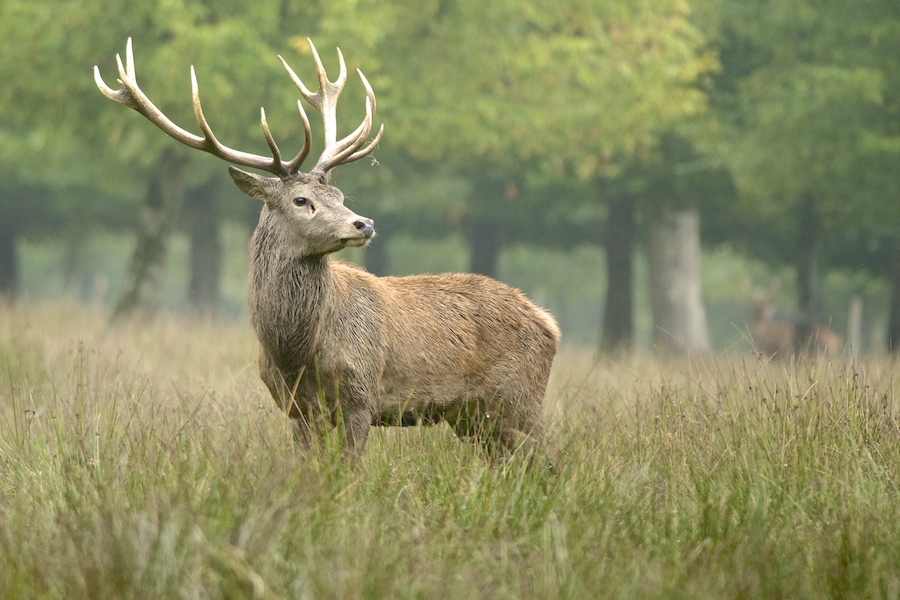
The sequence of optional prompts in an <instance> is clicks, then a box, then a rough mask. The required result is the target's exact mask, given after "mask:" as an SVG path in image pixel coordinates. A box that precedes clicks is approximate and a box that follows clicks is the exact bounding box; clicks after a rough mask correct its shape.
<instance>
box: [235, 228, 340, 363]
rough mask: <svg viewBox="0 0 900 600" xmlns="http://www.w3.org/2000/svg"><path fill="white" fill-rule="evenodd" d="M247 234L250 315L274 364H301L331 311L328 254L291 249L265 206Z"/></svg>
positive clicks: (314, 348) (332, 292)
mask: <svg viewBox="0 0 900 600" xmlns="http://www.w3.org/2000/svg"><path fill="white" fill-rule="evenodd" d="M263 212H264V214H263V215H262V217H261V218H260V224H259V226H258V227H257V228H256V231H255V232H254V234H253V238H252V239H251V240H250V281H249V289H248V300H249V304H250V320H251V322H252V324H253V328H254V329H255V331H256V335H257V337H258V338H259V342H260V344H261V345H262V346H263V348H264V349H265V350H266V351H267V352H268V353H269V355H270V356H271V357H272V358H273V359H274V360H275V362H276V364H283V365H288V366H292V367H296V366H297V365H301V364H305V363H306V362H307V361H310V360H312V359H313V357H315V356H316V354H317V348H318V344H319V339H320V336H319V334H320V332H321V331H323V330H324V328H325V327H327V323H328V321H329V320H331V318H332V315H333V314H334V309H335V304H336V299H335V284H334V276H333V273H332V270H331V260H330V259H329V257H328V255H316V256H304V255H302V254H299V253H297V252H293V251H291V249H290V248H291V246H290V244H289V243H288V239H287V237H286V236H285V234H284V232H281V231H279V228H278V227H277V226H273V225H272V224H271V223H272V221H271V220H268V221H267V220H266V215H265V212H266V211H265V210H264V211H263Z"/></svg>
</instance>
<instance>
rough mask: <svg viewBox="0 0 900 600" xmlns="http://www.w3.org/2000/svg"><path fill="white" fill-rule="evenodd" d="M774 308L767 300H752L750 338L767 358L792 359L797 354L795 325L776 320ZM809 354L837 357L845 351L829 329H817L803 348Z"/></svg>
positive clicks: (841, 340) (814, 328)
mask: <svg viewBox="0 0 900 600" xmlns="http://www.w3.org/2000/svg"><path fill="white" fill-rule="evenodd" d="M774 316H775V305H774V304H772V302H771V301H770V300H768V299H766V298H762V297H756V298H754V299H753V322H752V323H751V324H750V335H751V336H752V337H753V344H754V346H755V347H756V349H757V350H759V351H760V352H761V353H763V354H764V355H766V356H776V357H778V358H780V359H785V360H787V359H789V358H790V357H791V356H793V355H794V353H795V343H796V339H795V337H796V326H795V325H794V324H793V323H789V322H786V321H776V320H774V319H773V317H774ZM804 346H805V349H806V352H808V353H810V354H816V355H824V356H828V357H832V358H833V357H838V356H840V355H841V352H843V349H844V340H843V338H842V337H841V336H839V335H838V334H836V333H834V332H833V331H831V330H830V329H828V328H826V327H820V326H814V327H813V330H812V334H811V335H810V338H809V340H807V342H806V344H805V345H804Z"/></svg>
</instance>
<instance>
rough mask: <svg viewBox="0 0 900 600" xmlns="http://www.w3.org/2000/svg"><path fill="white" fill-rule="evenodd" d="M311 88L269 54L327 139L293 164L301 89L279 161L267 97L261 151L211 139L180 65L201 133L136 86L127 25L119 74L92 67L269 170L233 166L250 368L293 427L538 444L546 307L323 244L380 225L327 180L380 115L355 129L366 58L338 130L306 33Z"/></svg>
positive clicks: (165, 126)
mask: <svg viewBox="0 0 900 600" xmlns="http://www.w3.org/2000/svg"><path fill="white" fill-rule="evenodd" d="M309 45H310V49H311V50H312V55H313V58H314V60H315V63H316V71H317V76H318V83H319V89H318V91H316V92H315V93H313V92H311V91H310V90H308V89H307V88H306V86H305V85H304V84H303V82H302V81H301V80H300V78H299V77H298V76H297V75H296V73H294V71H293V70H292V69H291V67H290V66H288V64H287V62H285V60H284V59H283V58H281V57H280V56H279V57H278V58H279V59H280V60H281V63H282V65H283V67H284V69H285V70H286V71H287V74H288V76H289V77H290V78H291V79H292V80H293V82H294V84H295V85H296V86H297V88H298V89H299V90H300V94H301V95H302V96H303V98H305V99H306V101H307V102H308V103H309V104H310V105H312V106H313V107H314V108H315V109H316V110H317V111H319V112H320V113H321V114H322V118H323V121H324V129H325V136H324V137H325V148H324V150H323V151H322V154H321V155H320V156H319V159H318V161H317V162H316V164H315V165H314V166H313V167H312V169H310V170H309V171H308V172H301V171H300V168H301V165H302V163H303V161H304V160H305V159H306V156H307V154H308V153H309V151H310V147H311V139H312V134H311V131H310V125H309V120H308V118H307V116H306V112H305V111H304V109H303V105H302V103H301V102H300V101H298V106H299V109H300V117H301V119H302V121H303V127H304V132H305V136H304V143H303V147H302V148H301V150H300V152H299V153H298V154H297V155H296V156H294V158H292V159H290V160H288V161H284V160H283V159H282V156H281V152H280V151H279V149H278V146H277V145H276V143H275V140H274V138H273V137H272V134H271V133H270V131H269V126H268V124H267V122H266V116H265V111H264V110H263V111H262V116H261V124H262V130H263V135H264V136H265V139H266V142H267V143H268V146H269V149H270V150H271V153H272V157H271V158H269V157H264V156H259V155H254V154H249V153H246V152H241V151H239V150H233V149H231V148H229V147H227V146H224V145H223V144H221V143H220V142H219V141H218V140H217V139H216V137H215V135H213V132H212V129H211V128H210V126H209V124H208V123H207V120H206V118H205V117H204V115H203V110H202V108H201V105H200V95H199V91H198V85H197V78H196V75H195V73H194V68H193V67H191V82H192V98H193V106H194V114H195V116H196V119H197V122H198V124H199V127H200V129H201V131H202V132H203V135H202V136H197V135H194V134H192V133H190V132H188V131H186V130H184V129H182V128H181V127H179V126H178V125H176V124H175V123H174V122H172V121H171V120H169V118H168V117H166V116H165V115H164V114H163V113H162V112H161V111H160V110H159V109H157V108H156V106H154V105H153V103H152V102H151V101H150V100H149V98H148V97H147V96H146V95H145V94H144V92H143V91H141V89H140V88H139V87H138V84H137V80H136V77H135V69H134V58H133V54H132V46H131V39H129V40H128V44H127V46H126V62H125V64H124V65H123V64H122V60H121V58H120V57H119V56H118V55H117V56H116V60H117V63H118V67H119V84H120V86H119V88H118V89H117V90H114V89H112V88H110V87H108V86H107V85H106V84H105V83H104V82H103V79H102V78H101V76H100V71H99V69H98V68H97V67H94V77H95V81H96V83H97V86H98V87H99V88H100V91H101V92H103V94H104V95H106V96H107V97H108V98H110V99H112V100H115V101H116V102H119V103H121V104H124V105H126V106H129V107H131V108H133V109H134V110H136V111H137V112H139V113H141V114H142V115H143V116H144V117H146V118H147V119H148V120H150V121H151V122H152V123H153V124H154V125H156V126H157V127H159V128H160V129H161V130H162V131H163V132H165V133H166V134H168V135H169V136H171V137H173V138H174V139H176V140H178V141H179V142H181V143H183V144H185V145H187V146H189V147H191V148H196V149H198V150H202V151H204V152H208V153H210V154H212V155H214V156H217V157H219V158H222V159H224V160H225V161H227V162H230V163H233V164H235V165H241V166H244V167H250V168H253V169H258V170H261V171H265V172H267V173H270V174H272V175H274V176H275V177H272V178H269V177H263V176H261V175H257V174H253V173H249V172H246V171H242V170H240V169H237V168H235V167H233V166H230V167H229V173H230V174H231V178H232V179H233V180H234V182H235V183H236V184H237V186H238V188H240V189H241V190H242V191H243V192H244V193H245V194H247V195H248V196H251V197H253V198H256V199H258V200H260V201H261V202H262V212H261V214H260V217H259V224H258V225H257V227H256V230H255V231H254V233H253V236H252V239H251V240H250V276H249V286H248V287H249V290H248V300H249V307H250V320H251V323H252V325H253V329H254V330H255V332H256V336H257V338H258V339H259V344H260V352H259V367H260V376H261V378H262V380H263V382H265V384H266V386H267V387H268V388H269V391H270V392H271V394H272V396H273V398H274V399H275V401H276V402H277V403H278V405H279V406H280V407H281V408H282V409H283V410H284V411H285V412H286V413H287V414H288V415H289V416H290V417H291V418H292V419H293V422H294V423H295V425H296V427H295V432H296V433H297V435H298V438H299V439H300V440H301V442H304V443H308V442H309V441H310V440H311V439H314V438H315V437H317V435H316V434H317V433H318V434H319V435H320V434H321V433H322V431H323V430H322V427H323V424H324V426H337V425H338V424H342V425H343V427H344V430H345V432H346V436H347V440H348V444H349V446H350V447H351V448H352V449H354V450H355V451H356V452H359V451H361V450H362V449H363V447H364V445H365V442H366V437H367V435H368V432H369V428H370V427H371V426H373V425H414V424H419V423H422V424H434V423H437V422H440V421H442V420H443V421H446V422H448V423H449V424H450V426H451V427H452V428H453V429H454V430H455V432H456V434H457V435H458V436H460V437H461V438H470V437H472V438H474V439H476V440H477V441H478V442H480V443H481V445H482V446H483V447H484V448H485V449H486V450H487V451H489V452H490V453H491V454H494V455H510V454H512V453H513V452H515V451H516V450H517V449H519V448H520V447H521V446H522V445H527V446H529V447H533V446H534V444H533V442H534V441H536V440H539V439H540V437H541V434H542V401H543V395H544V392H545V388H546V385H547V379H548V377H549V375H550V368H551V365H552V362H553V358H554V356H555V354H556V350H557V346H558V343H559V336H560V333H559V329H558V327H557V325H556V322H555V321H554V319H553V318H552V317H551V316H550V314H549V313H547V312H546V311H544V310H543V309H541V308H539V307H537V306H536V305H534V304H533V303H531V302H530V301H529V300H528V299H527V298H525V296H524V295H523V294H522V293H521V292H520V291H519V290H516V289H514V288H511V287H509V286H506V285H504V284H502V283H500V282H498V281H495V280H493V279H489V278H487V277H483V276H479V275H471V274H444V275H421V276H410V277H376V276H374V275H371V274H370V273H368V272H366V271H365V270H363V269H362V268H359V267H356V266H354V265H351V264H348V263H346V262H343V261H340V260H333V259H332V258H331V256H330V255H331V254H332V253H334V252H336V251H338V250H341V249H342V248H346V247H360V246H365V245H366V244H367V243H368V242H369V241H370V240H371V239H372V237H373V236H374V235H375V229H374V223H373V222H372V220H371V219H367V218H365V217H361V216H359V215H357V214H355V213H354V212H353V211H351V210H350V209H349V208H347V207H346V206H344V195H343V193H342V192H341V191H340V190H339V189H337V188H335V187H333V186H331V185H329V184H328V180H329V174H330V172H331V171H332V170H333V169H334V168H335V167H338V166H340V165H343V164H346V163H350V162H353V161H355V160H358V159H360V158H362V157H364V156H366V155H368V154H369V153H370V152H372V150H373V149H374V147H375V145H376V144H377V143H378V141H379V140H380V139H381V134H382V132H383V131H384V126H382V127H381V129H379V131H378V134H377V135H376V136H375V138H374V139H373V140H372V141H371V142H369V143H368V144H367V143H366V141H367V139H368V137H369V133H370V131H371V127H372V121H373V117H374V113H375V94H374V92H373V91H372V88H371V86H370V85H369V83H368V81H367V80H366V78H365V77H364V76H363V74H362V72H361V71H357V72H358V73H359V76H360V78H361V80H362V83H363V86H364V87H365V90H366V114H365V118H364V119H363V122H362V123H361V124H360V125H359V127H357V129H356V130H355V131H353V132H352V133H350V134H349V135H347V136H346V137H344V138H343V139H340V140H338V139H337V126H336V107H337V101H338V96H339V95H340V93H341V90H342V89H343V87H344V84H345V82H346V80H347V70H346V65H345V63H344V58H343V55H342V54H341V51H340V50H338V59H339V61H340V74H339V76H338V78H337V80H336V81H334V82H331V81H329V80H328V78H327V76H326V73H325V69H324V67H323V65H322V61H321V60H320V58H319V55H318V53H317V52H316V49H315V47H314V46H313V44H312V42H311V41H310V42H309Z"/></svg>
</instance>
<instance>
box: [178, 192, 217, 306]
mask: <svg viewBox="0 0 900 600" xmlns="http://www.w3.org/2000/svg"><path fill="white" fill-rule="evenodd" d="M220 181H221V179H220V178H219V177H211V178H210V179H209V180H208V181H207V182H206V183H204V184H203V185H200V186H198V187H196V188H194V189H192V190H191V191H190V192H189V193H188V194H187V197H186V198H185V208H186V211H185V212H186V215H185V216H186V219H187V229H188V237H189V238H190V242H191V250H190V281H189V283H188V303H189V304H190V307H191V310H192V311H193V312H194V313H195V314H198V315H203V316H215V314H216V312H217V310H218V308H219V283H220V281H221V275H222V239H221V236H220V226H221V219H220V218H219V210H218V208H217V196H218V191H219V182H220Z"/></svg>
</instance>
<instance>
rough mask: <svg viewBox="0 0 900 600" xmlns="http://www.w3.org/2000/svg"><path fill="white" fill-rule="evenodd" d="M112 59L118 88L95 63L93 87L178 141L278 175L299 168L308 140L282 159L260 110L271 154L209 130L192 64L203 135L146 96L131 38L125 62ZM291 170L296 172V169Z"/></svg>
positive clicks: (195, 102)
mask: <svg viewBox="0 0 900 600" xmlns="http://www.w3.org/2000/svg"><path fill="white" fill-rule="evenodd" d="M116 62H117V64H118V67H119V89H118V90H114V89H112V88H110V87H109V86H107V85H106V83H105V82H104V81H103V78H102V77H101V76H100V69H99V67H97V66H96V65H95V66H94V81H95V82H96V84H97V87H98V88H99V89H100V91H101V92H102V93H103V95H104V96H106V97H107V98H109V99H110V100H114V101H116V102H119V103H120V104H124V105H125V106H128V107H131V108H133V109H134V110H136V111H137V112H139V113H141V114H142V115H144V117H145V118H146V119H147V120H149V121H150V122H151V123H153V124H154V125H156V126H157V127H158V128H159V129H161V130H162V131H163V132H164V133H166V134H167V135H169V136H170V137H172V138H174V139H175V140H177V141H179V142H181V143H182V144H185V145H186V146H189V147H191V148H196V149H197V150H202V151H204V152H208V153H209V154H212V155H213V156H217V157H219V158H222V159H224V160H226V161H228V162H231V163H234V164H237V165H242V166H245V167H252V168H255V169H260V170H262V171H267V172H269V173H272V174H274V175H278V176H279V177H285V176H287V175H289V174H290V173H291V171H290V168H291V167H295V168H296V169H299V162H300V161H302V158H305V157H306V153H308V152H309V149H308V146H309V144H308V143H307V144H306V147H305V148H304V149H303V150H301V151H300V154H298V158H299V161H298V158H295V159H294V160H292V161H291V162H290V163H284V162H282V161H281V158H280V156H281V155H280V152H279V151H278V147H277V146H276V145H275V140H274V139H273V138H272V134H271V132H269V126H268V124H267V123H266V119H265V112H263V114H262V119H261V122H262V128H263V133H264V135H265V136H266V142H267V143H268V144H269V148H270V149H271V150H272V153H273V155H274V156H273V158H267V157H264V156H259V155H256V154H250V153H248V152H241V151H240V150H234V149H232V148H229V147H228V146H225V145H224V144H222V143H221V142H219V141H218V140H217V139H216V137H215V135H214V134H213V132H212V128H210V126H209V123H208V122H207V121H206V117H205V116H204V115H203V107H202V105H201V103H200V91H199V86H198V84H197V75H196V73H195V71H194V67H193V66H192V67H191V98H192V103H193V107H194V116H195V117H196V118H197V123H198V124H199V125H200V129H201V130H202V131H203V134H204V135H203V137H201V136H198V135H194V134H193V133H191V132H189V131H187V130H185V129H182V128H181V127H179V126H178V125H176V124H175V123H174V122H173V121H172V120H170V119H169V118H168V117H167V116H166V115H165V114H163V112H162V111H160V110H159V109H158V108H157V107H156V106H155V105H154V104H153V103H152V102H151V101H150V99H149V98H148V97H147V96H146V94H144V92H143V91H142V90H141V88H140V87H139V86H138V83H137V77H136V75H135V68H134V53H133V52H132V43H131V38H128V43H127V44H126V46H125V64H124V65H123V64H122V58H121V57H120V56H119V55H118V54H117V55H116ZM303 117H304V123H305V127H306V128H307V130H308V129H309V124H308V121H307V120H306V118H305V115H303ZM308 139H309V135H307V140H308ZM301 156H302V158H301ZM295 162H297V164H296V165H295V164H294V163H295ZM294 172H296V170H295V171H294Z"/></svg>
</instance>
